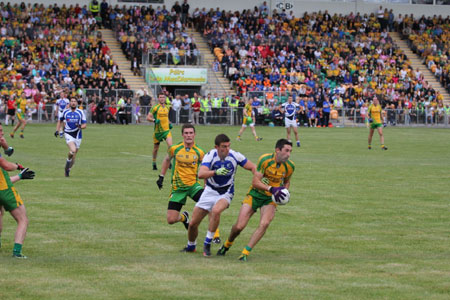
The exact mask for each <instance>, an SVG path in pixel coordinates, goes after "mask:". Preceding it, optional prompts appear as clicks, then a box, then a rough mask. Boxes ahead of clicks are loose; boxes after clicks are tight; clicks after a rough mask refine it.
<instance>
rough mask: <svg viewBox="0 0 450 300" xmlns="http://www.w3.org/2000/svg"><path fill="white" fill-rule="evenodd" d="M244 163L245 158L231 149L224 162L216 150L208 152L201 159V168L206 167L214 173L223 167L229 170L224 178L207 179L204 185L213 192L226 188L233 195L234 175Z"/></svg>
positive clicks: (216, 176)
mask: <svg viewBox="0 0 450 300" xmlns="http://www.w3.org/2000/svg"><path fill="white" fill-rule="evenodd" d="M246 163H247V158H246V157H245V156H244V155H243V154H241V153H239V152H236V151H234V150H232V149H230V152H229V153H228V156H227V157H225V159H224V160H221V159H220V158H219V154H218V153H217V149H213V150H211V151H209V152H208V153H207V154H206V155H205V157H204V158H203V161H202V166H206V167H208V168H209V169H210V170H214V171H215V170H218V169H220V168H222V167H223V168H226V169H227V170H229V171H230V173H229V174H228V175H226V176H222V175H214V176H213V177H209V178H208V179H206V184H207V185H208V186H210V187H211V188H212V189H215V190H217V189H224V188H227V189H228V190H229V191H230V192H231V193H234V175H235V174H236V171H237V166H238V165H239V166H241V167H243V166H244V165H245V164H246ZM229 188H231V189H229Z"/></svg>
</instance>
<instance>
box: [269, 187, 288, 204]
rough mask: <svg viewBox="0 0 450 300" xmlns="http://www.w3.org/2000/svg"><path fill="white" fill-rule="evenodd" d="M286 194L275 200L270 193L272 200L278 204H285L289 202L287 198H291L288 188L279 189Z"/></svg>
mask: <svg viewBox="0 0 450 300" xmlns="http://www.w3.org/2000/svg"><path fill="white" fill-rule="evenodd" d="M281 191H282V192H283V193H284V194H285V195H286V196H284V198H282V199H280V201H275V197H274V196H273V195H272V201H273V202H275V203H276V204H278V205H286V204H288V203H289V199H290V198H291V194H289V190H288V189H282V190H281Z"/></svg>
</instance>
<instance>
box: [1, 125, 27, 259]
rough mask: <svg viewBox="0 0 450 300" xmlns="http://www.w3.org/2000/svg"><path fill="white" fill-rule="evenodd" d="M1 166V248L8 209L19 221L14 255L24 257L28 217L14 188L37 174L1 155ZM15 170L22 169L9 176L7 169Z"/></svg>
mask: <svg viewBox="0 0 450 300" xmlns="http://www.w3.org/2000/svg"><path fill="white" fill-rule="evenodd" d="M0 139H3V127H2V126H1V123H0ZM0 144H1V145H2V147H3V146H4V144H3V141H1V142H0ZM0 167H1V170H0V248H1V245H2V243H1V232H2V229H3V209H6V211H9V213H10V214H11V216H12V217H13V218H14V220H16V222H17V229H16V233H15V235H14V247H13V257H14V258H22V259H24V258H27V257H26V256H25V255H23V254H22V246H23V242H24V241H25V236H26V233H27V227H28V217H27V212H26V210H25V205H24V204H23V201H22V198H20V196H19V194H18V193H17V190H16V189H15V188H14V186H13V183H15V182H17V181H19V180H21V179H33V178H34V175H35V174H34V172H33V171H31V170H29V169H28V168H24V167H23V166H21V165H19V164H14V163H11V162H9V161H7V160H6V159H4V158H3V157H2V156H1V155H0ZM14 170H20V171H21V172H20V173H19V174H18V175H15V176H12V177H9V174H8V173H7V171H14Z"/></svg>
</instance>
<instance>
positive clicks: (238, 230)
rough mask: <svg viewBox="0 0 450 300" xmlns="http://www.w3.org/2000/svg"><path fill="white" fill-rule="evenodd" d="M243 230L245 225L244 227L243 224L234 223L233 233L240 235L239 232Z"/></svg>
mask: <svg viewBox="0 0 450 300" xmlns="http://www.w3.org/2000/svg"><path fill="white" fill-rule="evenodd" d="M244 228H245V225H244V224H239V223H236V224H235V225H234V231H235V232H236V233H237V234H239V233H241V231H242V230H244Z"/></svg>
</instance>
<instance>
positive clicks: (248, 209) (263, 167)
mask: <svg viewBox="0 0 450 300" xmlns="http://www.w3.org/2000/svg"><path fill="white" fill-rule="evenodd" d="M291 152H292V143H291V142H289V141H288V140H286V139H280V140H278V141H277V143H276V145H275V153H268V154H264V155H262V156H261V157H260V158H259V161H258V166H257V170H256V172H255V174H254V175H253V180H252V186H251V187H250V191H249V192H248V194H247V197H246V198H245V199H244V201H243V202H242V206H241V210H240V211H239V216H238V219H237V221H236V223H235V224H234V225H233V227H232V228H231V232H230V235H229V237H228V239H227V240H226V242H225V243H224V244H223V245H222V247H221V248H220V249H219V251H218V252H217V255H221V256H223V255H225V253H226V252H227V251H228V250H229V249H230V247H231V246H232V245H233V242H234V240H235V239H236V238H237V237H238V235H239V234H240V233H241V232H242V230H244V228H245V227H246V226H247V224H248V221H249V220H250V218H251V217H252V216H253V214H254V213H255V212H256V211H257V210H258V208H259V209H260V214H261V216H260V220H259V225H258V228H257V229H256V230H255V232H254V233H253V234H252V236H251V238H250V241H249V242H248V244H247V246H245V248H244V250H242V254H241V256H239V260H242V261H247V259H248V256H249V255H250V251H252V249H253V248H254V247H255V245H256V244H257V243H258V242H259V240H261V238H262V237H263V236H264V233H265V232H266V230H267V228H268V227H269V225H270V223H271V222H272V220H273V218H274V217H275V211H276V207H277V205H276V204H275V203H274V202H273V200H272V195H273V196H274V197H275V200H276V199H280V198H284V196H285V194H284V193H283V192H282V190H283V189H284V188H286V189H289V185H290V179H291V176H292V173H294V170H295V166H294V163H293V162H292V161H291V160H290V159H289V157H290V155H291Z"/></svg>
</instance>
